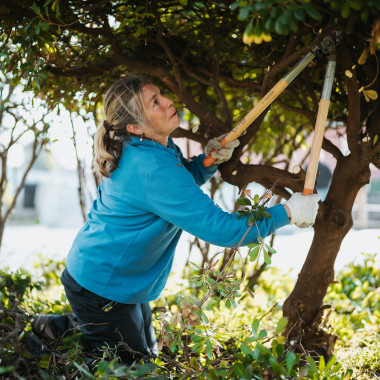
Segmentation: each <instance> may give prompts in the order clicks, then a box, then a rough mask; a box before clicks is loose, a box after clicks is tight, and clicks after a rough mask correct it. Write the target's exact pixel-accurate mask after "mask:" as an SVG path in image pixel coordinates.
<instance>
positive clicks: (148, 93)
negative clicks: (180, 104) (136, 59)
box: [141, 83, 180, 144]
mask: <svg viewBox="0 0 380 380" xmlns="http://www.w3.org/2000/svg"><path fill="white" fill-rule="evenodd" d="M141 92H142V97H143V101H144V106H145V114H146V117H147V119H148V126H147V127H144V129H143V132H144V135H145V136H146V137H148V138H152V139H153V140H156V141H158V142H161V143H162V142H164V143H165V144H166V143H167V138H168V136H169V135H170V133H171V132H173V131H174V130H175V129H176V128H178V126H179V123H180V120H179V117H178V114H177V111H176V109H175V107H174V105H173V101H172V100H171V99H169V98H167V97H166V96H163V95H162V94H161V92H160V89H159V88H158V87H157V86H155V85H154V84H152V83H149V84H146V85H144V87H143V88H142V90H141Z"/></svg>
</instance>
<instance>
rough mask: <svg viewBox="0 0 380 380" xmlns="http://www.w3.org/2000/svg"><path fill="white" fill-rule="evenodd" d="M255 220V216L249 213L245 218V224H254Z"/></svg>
mask: <svg viewBox="0 0 380 380" xmlns="http://www.w3.org/2000/svg"><path fill="white" fill-rule="evenodd" d="M255 222H256V218H255V216H254V215H252V214H249V216H248V219H247V224H248V225H249V226H250V225H251V224H254V223H255Z"/></svg>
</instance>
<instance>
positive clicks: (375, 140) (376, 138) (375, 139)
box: [373, 135, 379, 145]
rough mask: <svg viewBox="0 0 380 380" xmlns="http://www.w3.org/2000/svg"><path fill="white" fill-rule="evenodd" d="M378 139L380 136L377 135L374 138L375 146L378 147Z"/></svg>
mask: <svg viewBox="0 0 380 380" xmlns="http://www.w3.org/2000/svg"><path fill="white" fill-rule="evenodd" d="M378 139H379V136H378V135H376V136H375V137H374V138H373V145H376V143H377V140H378Z"/></svg>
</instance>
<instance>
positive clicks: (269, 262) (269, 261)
mask: <svg viewBox="0 0 380 380" xmlns="http://www.w3.org/2000/svg"><path fill="white" fill-rule="evenodd" d="M264 261H265V262H266V263H267V265H270V264H271V262H272V260H271V259H270V256H269V254H268V251H266V250H264Z"/></svg>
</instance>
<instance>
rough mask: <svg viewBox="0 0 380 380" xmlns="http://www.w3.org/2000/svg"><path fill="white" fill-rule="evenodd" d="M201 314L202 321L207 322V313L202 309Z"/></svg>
mask: <svg viewBox="0 0 380 380" xmlns="http://www.w3.org/2000/svg"><path fill="white" fill-rule="evenodd" d="M201 315H202V319H203V322H204V323H206V324H208V323H209V320H208V318H207V315H206V314H205V313H204V312H203V311H202V312H201Z"/></svg>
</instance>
